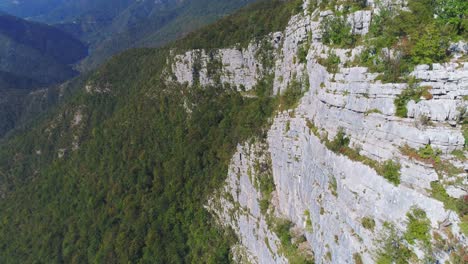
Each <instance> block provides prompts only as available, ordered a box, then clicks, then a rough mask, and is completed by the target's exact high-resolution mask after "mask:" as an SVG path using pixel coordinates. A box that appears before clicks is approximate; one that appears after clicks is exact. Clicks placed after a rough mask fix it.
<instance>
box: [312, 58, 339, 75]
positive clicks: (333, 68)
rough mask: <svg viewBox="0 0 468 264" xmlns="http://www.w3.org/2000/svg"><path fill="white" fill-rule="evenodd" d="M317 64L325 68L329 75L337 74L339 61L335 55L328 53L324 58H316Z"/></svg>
mask: <svg viewBox="0 0 468 264" xmlns="http://www.w3.org/2000/svg"><path fill="white" fill-rule="evenodd" d="M317 62H318V63H319V64H320V65H322V66H324V67H325V68H327V71H328V72H329V73H333V74H334V73H337V72H338V70H339V65H340V63H341V60H340V57H338V56H337V55H336V54H335V53H330V54H328V56H327V57H326V58H322V57H319V58H317Z"/></svg>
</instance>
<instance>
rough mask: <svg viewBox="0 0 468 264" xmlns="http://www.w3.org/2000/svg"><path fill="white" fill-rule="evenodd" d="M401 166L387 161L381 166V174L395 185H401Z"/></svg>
mask: <svg viewBox="0 0 468 264" xmlns="http://www.w3.org/2000/svg"><path fill="white" fill-rule="evenodd" d="M400 169H401V165H400V164H399V163H396V162H394V161H392V160H387V161H385V162H384V163H383V164H382V165H381V169H380V171H381V172H380V174H381V175H382V176H383V177H384V178H385V179H387V180H388V181H389V182H391V183H393V184H394V185H398V184H400Z"/></svg>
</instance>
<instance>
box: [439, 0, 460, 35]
mask: <svg viewBox="0 0 468 264" xmlns="http://www.w3.org/2000/svg"><path fill="white" fill-rule="evenodd" d="M435 14H436V15H437V22H438V23H439V24H441V25H443V26H448V27H449V28H450V27H452V28H453V29H454V30H455V32H456V33H457V34H458V35H461V36H462V37H465V38H466V37H467V31H468V17H467V16H468V2H467V1H464V0H436V1H435Z"/></svg>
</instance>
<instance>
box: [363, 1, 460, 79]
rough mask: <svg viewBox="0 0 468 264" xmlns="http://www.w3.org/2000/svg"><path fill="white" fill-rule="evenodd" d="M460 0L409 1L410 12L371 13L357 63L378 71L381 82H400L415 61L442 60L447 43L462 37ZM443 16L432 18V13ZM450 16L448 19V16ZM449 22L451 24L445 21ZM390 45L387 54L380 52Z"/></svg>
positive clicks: (446, 53)
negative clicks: (365, 48) (389, 52)
mask: <svg viewBox="0 0 468 264" xmlns="http://www.w3.org/2000/svg"><path fill="white" fill-rule="evenodd" d="M465 2H466V1H463V0H453V1H452V0H440V1H431V0H410V1H408V7H409V9H410V11H403V10H402V11H399V12H396V11H393V10H385V9H384V10H382V11H381V13H380V14H379V15H377V16H374V17H373V19H372V23H371V26H370V31H369V35H368V39H367V41H366V45H367V46H368V50H367V51H366V52H364V53H363V54H362V56H361V63H363V64H364V65H365V66H367V67H369V68H370V69H371V70H373V71H376V72H382V73H383V75H382V76H381V80H382V81H384V82H399V81H403V79H401V76H405V75H406V74H408V73H409V72H410V71H411V70H412V69H413V68H414V66H415V65H416V64H421V63H425V64H430V63H436V62H444V61H446V60H447V58H448V55H449V54H448V52H447V48H448V43H449V42H450V40H457V39H459V38H463V36H466V34H467V33H466V26H462V24H463V21H464V22H465V24H466V12H461V13H458V14H456V15H455V14H454V12H453V10H457V11H456V12H458V11H462V10H463V11H466V10H467V4H466V3H465ZM439 13H441V14H442V13H443V14H444V15H441V16H437V17H435V16H434V15H435V14H439ZM449 17H450V18H449ZM449 21H452V22H453V23H451V22H449ZM384 48H392V49H393V50H394V51H395V52H396V53H395V54H394V55H393V56H391V55H390V54H388V52H383V49H384Z"/></svg>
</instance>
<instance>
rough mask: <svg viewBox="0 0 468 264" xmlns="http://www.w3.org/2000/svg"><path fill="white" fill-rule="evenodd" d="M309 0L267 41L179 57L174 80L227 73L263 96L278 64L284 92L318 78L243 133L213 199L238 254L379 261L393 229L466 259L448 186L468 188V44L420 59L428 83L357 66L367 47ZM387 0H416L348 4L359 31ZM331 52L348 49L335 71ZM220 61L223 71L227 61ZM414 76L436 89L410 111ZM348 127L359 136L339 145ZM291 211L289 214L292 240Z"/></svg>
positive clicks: (439, 253) (415, 246)
mask: <svg viewBox="0 0 468 264" xmlns="http://www.w3.org/2000/svg"><path fill="white" fill-rule="evenodd" d="M308 5H309V2H308V1H307V0H306V1H305V2H304V12H303V13H301V14H299V15H296V16H293V17H292V18H291V20H290V22H289V25H288V27H287V28H286V30H285V31H284V32H272V33H271V34H270V35H269V36H268V37H267V38H266V39H265V40H264V41H263V42H252V43H251V44H250V45H249V46H248V47H247V48H236V47H233V48H229V49H219V50H193V51H189V52H186V53H184V54H175V58H174V60H173V62H171V63H172V65H171V69H172V72H173V75H172V78H174V79H173V80H174V81H178V82H180V83H188V84H189V85H193V84H195V83H197V84H200V85H202V86H204V85H209V84H210V83H213V82H217V81H218V82H219V81H220V82H222V83H228V84H230V85H231V86H234V87H237V89H238V90H241V91H244V92H245V95H246V96H253V95H252V94H250V93H249V91H250V90H252V89H254V88H255V85H256V83H257V82H258V81H259V80H261V79H263V78H267V77H272V78H274V82H273V83H274V84H273V91H272V92H273V93H274V94H281V93H284V92H285V91H286V90H287V89H289V87H291V86H292V85H295V84H299V85H300V87H301V89H302V90H303V91H304V94H303V96H302V98H301V100H300V102H299V103H298V104H297V105H296V106H294V107H293V108H292V109H289V110H285V109H283V111H279V112H278V113H277V115H276V116H275V117H274V119H273V120H271V126H270V127H269V129H268V132H267V136H266V138H255V139H252V141H250V142H246V143H245V144H243V145H240V146H238V150H237V153H236V154H235V155H234V156H233V157H232V160H231V165H230V168H229V174H228V178H227V180H226V184H225V187H224V188H223V189H222V190H219V192H218V193H216V194H214V195H213V198H212V199H211V200H210V202H209V203H208V204H207V207H208V208H210V210H211V211H212V212H213V214H215V215H216V216H217V217H218V219H219V222H220V223H221V224H223V225H225V226H228V227H231V228H232V229H233V230H234V231H235V233H236V234H237V236H238V237H239V245H237V246H236V248H235V249H233V252H234V253H235V254H234V255H235V259H236V260H238V261H239V262H252V263H288V262H294V259H296V260H297V258H295V257H297V256H298V255H299V256H302V258H300V259H302V260H305V261H310V260H312V259H313V260H314V261H315V262H316V263H374V262H376V261H377V259H378V258H379V256H381V255H382V254H385V252H384V251H385V250H388V247H387V248H386V245H387V244H388V243H389V242H388V239H391V240H392V241H390V244H392V243H393V244H395V243H396V244H398V245H399V243H401V245H403V246H404V248H407V249H408V250H409V251H411V252H412V254H411V255H412V257H411V259H409V262H415V263H417V262H423V261H424V260H427V259H428V258H429V259H431V261H439V263H443V262H444V261H452V262H453V261H455V260H453V254H460V253H459V252H462V253H461V254H463V252H466V246H467V243H468V242H467V238H466V236H465V234H464V233H463V232H462V231H461V223H462V221H463V220H462V219H460V218H461V217H460V216H459V215H458V214H457V213H456V212H455V211H454V210H453V209H452V208H449V207H448V206H447V205H444V203H443V201H441V199H440V197H437V195H436V194H435V189H436V188H440V187H442V188H443V189H444V193H445V192H446V193H447V194H448V195H449V196H451V197H452V198H457V199H458V198H460V197H466V195H467V169H468V163H467V160H466V158H465V157H466V156H467V152H466V149H465V150H464V144H465V138H464V136H463V132H462V128H461V126H460V125H459V120H460V119H462V118H463V117H464V115H465V116H466V113H467V112H468V111H467V109H468V102H467V100H466V98H467V96H468V63H467V62H466V60H463V59H460V56H463V54H465V55H466V53H467V52H468V46H467V44H465V43H464V42H460V43H458V44H454V45H453V50H454V51H457V52H454V56H453V58H452V59H451V61H450V62H447V63H443V64H432V65H419V66H417V67H416V68H415V69H414V70H413V71H412V73H411V74H410V76H414V77H415V78H414V80H416V84H414V83H413V84H409V83H408V82H399V83H383V82H382V81H380V80H379V78H378V76H379V73H374V72H371V71H370V70H369V69H367V68H366V67H362V66H359V65H353V61H355V59H356V57H358V56H359V55H360V54H361V53H362V52H363V50H364V47H362V46H359V45H358V46H357V47H355V48H353V49H342V48H334V47H332V46H327V45H325V44H324V43H323V42H322V33H323V32H321V23H323V21H324V20H325V19H326V18H327V17H329V16H334V14H333V12H331V11H319V10H318V9H315V10H314V9H311V8H308ZM382 6H386V7H388V6H392V7H395V8H406V7H405V5H404V3H402V2H401V1H383V2H382V3H381V4H380V5H377V4H375V3H373V2H369V3H368V6H367V8H366V10H360V11H355V12H353V13H350V14H348V15H347V17H346V21H347V23H348V24H349V25H350V27H351V30H352V33H353V34H359V35H365V34H367V32H368V31H369V26H370V21H371V20H372V17H373V16H374V15H376V14H378V13H379V12H380V9H381V8H382ZM301 49H305V54H306V56H305V57H304V58H300V56H299V55H298V54H299V53H300V52H301ZM330 56H336V57H338V58H339V60H338V61H339V63H337V68H336V69H334V70H333V71H331V70H330V69H327V67H326V66H324V65H322V64H323V63H321V62H323V60H326V59H328V58H329V57H330ZM465 58H466V57H465ZM214 63H215V64H217V65H221V70H215V71H213V70H212V68H214V67H211V66H210V65H213V64H214ZM194 69H195V70H194ZM411 85H416V86H417V87H426V88H425V89H426V90H425V92H426V95H425V96H421V98H418V99H417V100H408V101H407V102H406V105H405V106H406V109H407V116H406V117H400V116H398V115H397V109H396V105H395V100H396V99H398V98H399V96H401V95H402V94H403V93H405V91H407V90H408V89H410V88H411V87H409V86H411ZM427 93H429V95H427ZM343 135H345V136H343ZM340 136H341V139H346V140H348V141H349V142H348V144H347V145H346V147H345V150H344V151H336V150H335V151H334V149H333V146H332V143H333V141H334V139H336V138H339V137H340ZM424 149H426V150H430V151H432V152H434V153H437V154H431V155H433V156H436V159H437V161H436V162H432V161H431V160H430V159H429V158H426V157H422V156H421V155H418V153H420V151H418V150H424ZM455 153H462V155H461V156H462V158H457V155H455ZM388 164H394V166H395V167H398V169H399V172H398V173H399V179H398V181H397V182H395V181H392V180H389V176H388V175H387V172H385V171H382V170H381V168H383V167H385V166H386V165H388ZM270 187H272V189H271V188H270ZM417 212H420V214H419V216H420V218H421V219H419V218H418V216H417ZM421 212H423V213H421ZM414 219H419V220H420V221H422V222H424V221H428V223H429V231H428V232H427V233H429V237H430V239H429V240H430V245H424V243H421V242H415V243H412V242H411V241H410V240H411V239H410V238H409V237H408V230H409V229H410V228H411V227H410V225H412V221H413V220H414ZM413 222H414V221H413ZM278 223H282V226H285V225H286V226H287V227H288V228H287V229H288V232H289V233H290V234H289V237H288V240H289V241H286V243H285V241H284V239H283V238H282V235H284V234H282V233H281V231H278V226H279V224H278ZM285 223H287V224H285ZM401 250H403V249H401ZM465 254H466V253H465ZM451 256H452V258H451Z"/></svg>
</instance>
